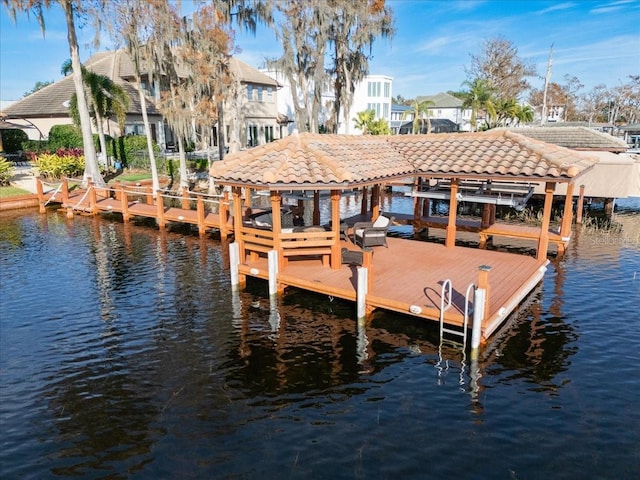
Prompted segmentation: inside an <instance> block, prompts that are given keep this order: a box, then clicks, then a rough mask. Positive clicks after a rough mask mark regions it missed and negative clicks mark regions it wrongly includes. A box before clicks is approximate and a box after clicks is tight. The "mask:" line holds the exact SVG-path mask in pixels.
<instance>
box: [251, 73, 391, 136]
mask: <svg viewBox="0 0 640 480" xmlns="http://www.w3.org/2000/svg"><path fill="white" fill-rule="evenodd" d="M263 71H264V72H265V73H266V74H267V75H269V76H271V77H272V78H274V79H275V80H276V81H277V82H278V83H279V84H280V85H282V89H281V90H280V91H279V92H278V111H279V112H280V113H281V115H282V116H283V118H282V121H283V122H285V123H284V124H283V125H286V133H287V134H288V135H290V134H292V133H297V132H299V129H298V126H297V125H296V123H295V108H294V102H293V93H292V91H291V86H290V85H289V82H288V81H287V79H286V78H285V76H284V75H283V74H282V72H280V71H277V70H274V69H267V70H263ZM312 87H313V84H312V83H311V82H310V85H309V88H310V89H311V88H312ZM392 90H393V78H392V77H389V76H387V75H367V76H366V77H365V78H364V79H363V80H362V81H361V82H359V83H358V84H357V85H356V89H355V91H354V94H353V102H352V104H351V108H350V109H349V114H348V115H347V117H346V118H348V119H349V120H348V121H347V122H346V123H345V117H344V115H343V114H341V115H340V118H339V119H338V122H339V123H338V133H339V134H350V135H361V134H362V131H361V130H358V129H356V128H355V121H354V120H353V119H354V118H356V117H357V114H358V112H362V111H365V110H373V111H374V112H376V115H375V118H376V119H379V118H382V119H384V120H386V121H387V123H388V124H390V123H391V95H392ZM302 96H303V95H302V94H299V97H300V98H299V99H298V100H299V101H300V102H302V101H303V99H302ZM333 101H334V95H333V92H332V91H331V89H330V88H328V89H326V91H325V92H323V94H322V100H321V103H322V106H321V109H320V113H319V118H318V124H319V125H326V123H327V121H328V120H329V119H330V117H331V111H330V108H331V105H332V104H333Z"/></svg>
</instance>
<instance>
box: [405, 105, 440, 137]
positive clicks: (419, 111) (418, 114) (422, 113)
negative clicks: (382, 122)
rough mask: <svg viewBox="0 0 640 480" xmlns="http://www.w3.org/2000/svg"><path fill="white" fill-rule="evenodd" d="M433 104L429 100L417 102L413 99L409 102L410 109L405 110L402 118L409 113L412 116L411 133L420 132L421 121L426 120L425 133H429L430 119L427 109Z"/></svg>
mask: <svg viewBox="0 0 640 480" xmlns="http://www.w3.org/2000/svg"><path fill="white" fill-rule="evenodd" d="M433 106H435V103H433V102H432V101H431V100H422V101H421V102H419V101H418V100H413V101H412V102H411V109H410V110H406V111H405V112H404V113H403V114H402V118H406V117H408V116H409V115H412V116H413V133H420V129H421V128H422V122H423V121H424V120H425V119H426V120H427V133H431V120H430V119H429V117H430V116H431V115H430V112H429V109H430V108H431V107H433Z"/></svg>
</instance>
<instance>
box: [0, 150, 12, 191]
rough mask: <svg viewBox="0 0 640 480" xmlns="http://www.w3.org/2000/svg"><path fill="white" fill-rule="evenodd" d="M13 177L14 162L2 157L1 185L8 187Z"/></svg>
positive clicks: (0, 166) (0, 159)
mask: <svg viewBox="0 0 640 480" xmlns="http://www.w3.org/2000/svg"><path fill="white" fill-rule="evenodd" d="M12 177H13V162H10V161H8V160H7V159H6V158H2V157H0V185H2V186H6V185H9V182H11V178H12Z"/></svg>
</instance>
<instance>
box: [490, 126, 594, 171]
mask: <svg viewBox="0 0 640 480" xmlns="http://www.w3.org/2000/svg"><path fill="white" fill-rule="evenodd" d="M501 133H502V134H503V136H504V137H505V138H508V139H510V140H512V141H514V142H515V143H517V144H518V145H520V146H521V147H522V148H526V149H527V150H529V151H531V152H532V153H534V154H535V155H538V156H539V157H540V158H541V159H542V160H544V161H545V162H547V163H549V164H550V165H553V166H555V167H557V168H559V169H560V170H561V171H562V172H563V173H565V174H566V175H567V176H569V177H575V176H576V175H578V174H579V173H580V172H581V171H582V170H584V168H581V167H580V164H582V163H583V161H585V162H594V163H598V162H599V160H598V159H597V158H596V157H590V156H589V157H588V156H586V155H584V154H581V153H579V152H577V151H575V150H572V149H570V148H566V147H561V146H559V145H555V144H553V143H547V142H543V141H541V140H536V139H533V138H531V137H527V136H525V135H522V134H520V133H516V132H513V131H510V130H503V131H502V132H501ZM576 157H579V158H577V159H576ZM568 158H570V159H572V160H571V161H567V159H568Z"/></svg>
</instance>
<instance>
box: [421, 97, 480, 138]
mask: <svg viewBox="0 0 640 480" xmlns="http://www.w3.org/2000/svg"><path fill="white" fill-rule="evenodd" d="M424 100H429V101H431V102H432V103H433V105H432V106H431V107H429V112H430V117H429V118H430V119H432V120H436V121H435V122H432V132H434V133H439V132H438V129H437V128H436V127H437V125H438V124H439V123H440V124H442V125H443V131H448V130H449V129H450V124H449V122H453V123H454V124H455V125H456V126H457V130H456V131H459V132H469V131H471V109H470V108H463V107H462V100H460V99H459V98H456V97H454V96H453V95H450V94H448V93H445V92H441V93H438V94H436V95H426V96H418V97H416V101H418V102H422V101H424ZM439 120H445V121H444V122H439ZM447 120H448V121H449V122H447Z"/></svg>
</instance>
